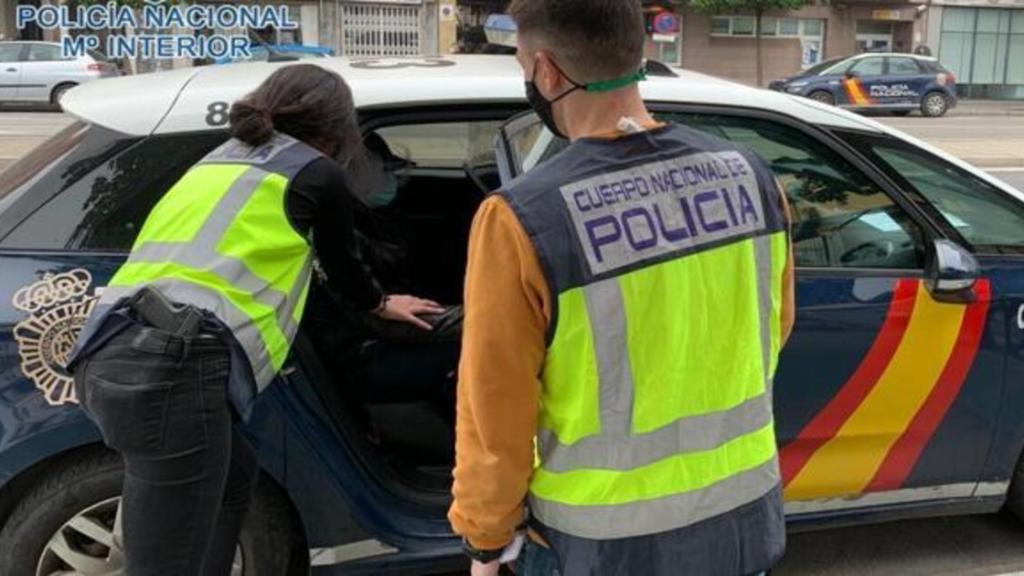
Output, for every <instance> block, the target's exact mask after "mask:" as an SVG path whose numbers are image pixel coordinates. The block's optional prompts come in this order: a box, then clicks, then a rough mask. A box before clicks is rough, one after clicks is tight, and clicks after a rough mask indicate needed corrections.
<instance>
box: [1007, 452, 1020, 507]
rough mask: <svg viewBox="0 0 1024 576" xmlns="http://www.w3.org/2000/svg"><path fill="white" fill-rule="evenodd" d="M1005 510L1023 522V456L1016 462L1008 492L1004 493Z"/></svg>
mask: <svg viewBox="0 0 1024 576" xmlns="http://www.w3.org/2000/svg"><path fill="white" fill-rule="evenodd" d="M1006 509H1007V510H1009V511H1010V512H1012V513H1013V515H1014V516H1016V517H1017V518H1019V519H1020V520H1022V521H1024V455H1021V457H1020V459H1019V460H1018V461H1017V467H1016V468H1014V470H1013V479H1012V480H1011V481H1010V490H1009V491H1008V492H1007V493H1006Z"/></svg>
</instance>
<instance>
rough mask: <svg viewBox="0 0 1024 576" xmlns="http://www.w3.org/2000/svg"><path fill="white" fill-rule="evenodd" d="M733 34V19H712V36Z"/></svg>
mask: <svg viewBox="0 0 1024 576" xmlns="http://www.w3.org/2000/svg"><path fill="white" fill-rule="evenodd" d="M731 32H732V18H721V17H718V16H716V17H714V18H712V19H711V34H712V36H728V35H729V34H730V33H731Z"/></svg>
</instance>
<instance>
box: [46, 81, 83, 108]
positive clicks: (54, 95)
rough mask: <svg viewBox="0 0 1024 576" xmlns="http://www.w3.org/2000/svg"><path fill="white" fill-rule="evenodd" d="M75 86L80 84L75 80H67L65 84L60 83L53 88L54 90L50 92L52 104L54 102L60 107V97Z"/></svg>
mask: <svg viewBox="0 0 1024 576" xmlns="http://www.w3.org/2000/svg"><path fill="white" fill-rule="evenodd" d="M75 86H78V84H75V83H74V82H65V83H63V84H58V85H57V86H56V87H55V88H54V89H53V92H50V104H53V105H54V106H57V107H58V108H59V107H60V99H61V98H62V97H63V96H64V93H65V92H67V91H68V90H71V89H72V88H74V87H75Z"/></svg>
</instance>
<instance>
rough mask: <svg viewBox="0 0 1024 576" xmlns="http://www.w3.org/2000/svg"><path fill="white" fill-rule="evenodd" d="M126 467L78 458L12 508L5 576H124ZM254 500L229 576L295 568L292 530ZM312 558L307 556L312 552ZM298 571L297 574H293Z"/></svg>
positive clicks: (2, 551)
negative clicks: (122, 516) (122, 517)
mask: <svg viewBox="0 0 1024 576" xmlns="http://www.w3.org/2000/svg"><path fill="white" fill-rule="evenodd" d="M123 478H124V467H123V465H122V463H121V458H120V457H119V456H118V455H116V454H113V453H110V452H85V453H78V454H75V455H72V456H69V457H68V458H66V459H64V460H62V461H59V462H57V463H56V464H54V465H53V466H52V467H51V468H50V469H49V470H48V471H47V472H46V475H45V476H44V477H42V478H41V479H40V480H39V481H38V482H37V483H36V485H35V487H34V488H32V489H31V490H30V491H29V492H28V493H27V494H26V495H25V496H24V498H23V499H22V500H21V502H20V503H19V504H18V505H17V507H15V509H14V511H13V512H12V513H11V515H10V517H8V519H7V522H6V523H5V525H4V529H3V531H2V532H0V574H12V575H13V574H23V575H25V576H30V575H35V576H63V575H66V574H75V575H76V576H99V575H104V576H113V575H118V574H123V570H124V553H123V550H122V548H121V536H120V510H121V496H120V494H121V484H122V481H123ZM278 512H279V511H278V510H277V509H276V507H275V506H273V505H270V506H268V505H267V504H266V503H263V502H260V500H259V498H257V501H256V502H254V504H253V508H252V509H251V510H250V514H249V517H248V518H247V519H246V525H245V527H244V528H243V531H242V535H241V538H240V539H239V546H238V549H237V551H236V552H235V564H234V566H233V568H232V571H231V574H232V576H280V575H282V574H288V573H289V563H292V564H294V563H295V559H294V556H295V553H294V551H293V550H294V546H293V544H292V543H293V541H294V540H295V539H294V538H293V537H292V535H291V533H290V529H291V527H292V524H291V523H289V522H286V521H282V519H281V518H280V517H274V516H273V514H276V513H278ZM307 554H308V553H307ZM292 573H294V572H292Z"/></svg>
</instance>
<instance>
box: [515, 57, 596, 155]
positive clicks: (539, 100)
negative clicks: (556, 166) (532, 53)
mask: <svg viewBox="0 0 1024 576" xmlns="http://www.w3.org/2000/svg"><path fill="white" fill-rule="evenodd" d="M562 76H563V77H565V79H566V80H569V82H570V83H572V85H573V87H572V88H570V89H568V90H566V91H565V92H563V93H562V95H561V96H559V97H557V98H555V99H554V100H548V99H547V98H545V97H544V95H543V94H541V93H540V90H539V89H538V88H537V84H536V83H535V82H534V81H535V80H536V79H537V64H536V62H534V67H533V78H531V79H530V80H528V81H527V82H526V100H527V101H529V103H530V107H531V108H533V111H534V112H536V113H537V116H538V117H540V121H541V122H543V123H544V125H545V126H547V128H548V130H550V131H551V133H552V134H554V135H555V137H557V138H561V139H563V140H568V137H567V136H566V135H565V134H564V133H563V132H562V131H561V130H559V129H558V124H556V123H555V111H554V109H553V108H552V107H553V106H554V104H555V102H558V101H559V100H561V99H562V98H565V97H566V96H568V95H569V94H572V93H573V92H575V91H577V90H583V89H584V88H586V86H584V85H583V84H577V83H576V82H573V81H572V80H570V79H569V78H568V77H566V76H565V75H564V74H563V75H562Z"/></svg>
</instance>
